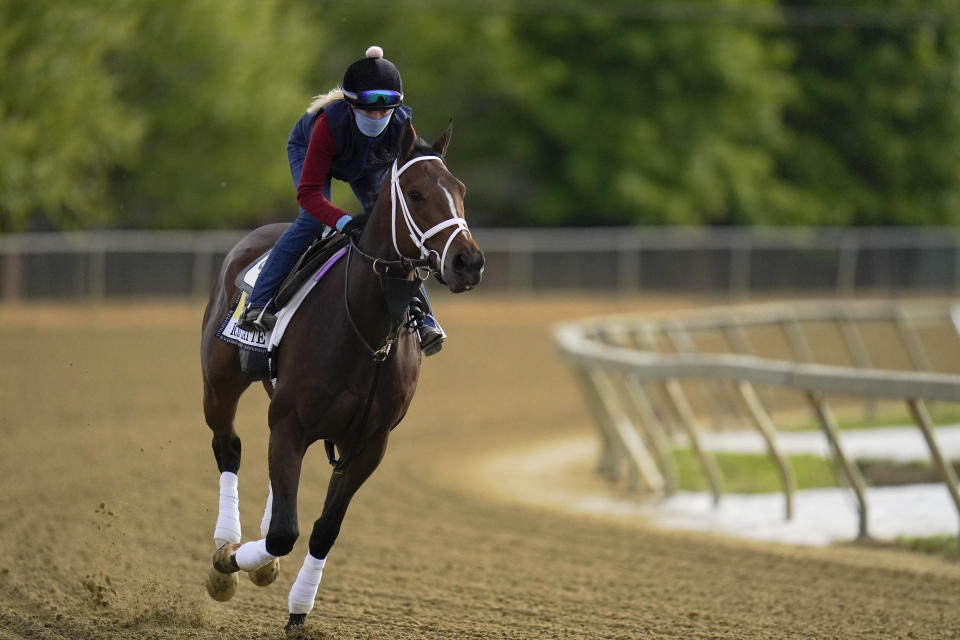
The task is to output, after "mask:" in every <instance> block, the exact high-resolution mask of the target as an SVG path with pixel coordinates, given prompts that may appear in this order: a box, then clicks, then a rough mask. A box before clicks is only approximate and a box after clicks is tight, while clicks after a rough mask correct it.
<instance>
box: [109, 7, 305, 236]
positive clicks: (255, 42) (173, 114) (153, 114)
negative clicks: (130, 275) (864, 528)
mask: <svg viewBox="0 0 960 640" xmlns="http://www.w3.org/2000/svg"><path fill="white" fill-rule="evenodd" d="M130 6H131V7H136V11H137V13H138V20H137V22H136V36H137V45H136V46H135V47H131V48H129V49H127V50H126V51H125V52H124V53H123V55H122V56H120V57H119V58H118V60H117V61H116V73H117V74H118V76H119V78H120V79H121V82H122V87H123V96H124V98H125V99H126V100H127V101H128V103H129V104H131V105H135V106H136V107H137V108H138V109H139V111H140V113H141V114H142V117H143V120H144V122H145V135H144V139H143V144H142V146H141V153H140V155H139V156H138V158H137V162H136V163H135V164H132V165H130V166H128V167H127V168H126V169H125V171H124V172H123V174H122V175H121V176H119V178H118V179H117V181H116V184H115V188H116V189H115V193H116V197H117V201H118V204H119V206H120V207H121V214H120V217H119V222H120V223H121V224H123V225H130V226H154V227H187V228H198V227H221V226H250V225H253V224H255V223H257V222H258V221H262V220H264V219H269V218H271V217H279V218H284V219H286V218H292V217H293V216H294V215H295V214H296V202H295V193H294V190H293V185H292V183H291V181H290V174H289V170H288V168H287V162H286V147H285V142H286V138H287V135H288V134H289V132H290V128H291V127H292V126H293V123H294V122H295V120H296V118H297V117H299V114H300V113H301V112H302V111H303V109H304V108H305V107H306V104H307V101H308V99H309V94H308V92H307V91H306V90H305V89H304V88H303V79H304V76H305V71H306V69H307V68H308V66H309V65H311V64H312V63H313V59H314V56H315V42H316V41H317V39H318V35H317V30H316V29H311V27H310V25H309V23H308V22H307V21H306V20H305V19H304V14H303V12H302V10H301V5H300V3H293V2H285V1H284V0H237V1H235V2H222V1H220V0H191V1H190V2H186V1H175V2H170V1H169V0H143V1H141V2H136V3H133V4H132V5H130Z"/></svg>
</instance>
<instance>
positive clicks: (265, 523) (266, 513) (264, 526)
mask: <svg viewBox="0 0 960 640" xmlns="http://www.w3.org/2000/svg"><path fill="white" fill-rule="evenodd" d="M271 513H273V483H271V484H270V492H269V493H267V506H266V507H265V508H264V510H263V520H261V521H260V537H261V538H266V537H267V533H268V532H269V531H270V514H271Z"/></svg>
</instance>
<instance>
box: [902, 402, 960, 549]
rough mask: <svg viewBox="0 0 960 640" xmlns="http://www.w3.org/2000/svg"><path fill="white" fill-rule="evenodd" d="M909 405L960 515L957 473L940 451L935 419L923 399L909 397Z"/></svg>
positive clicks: (959, 538)
mask: <svg viewBox="0 0 960 640" xmlns="http://www.w3.org/2000/svg"><path fill="white" fill-rule="evenodd" d="M907 405H908V406H909V407H910V413H911V414H913V419H914V421H915V422H916V423H917V426H918V427H920V431H921V432H922V433H923V439H924V440H926V441H927V447H928V448H929V449H930V459H931V461H932V462H933V466H934V468H935V469H936V470H937V473H939V474H940V479H941V480H943V483H944V484H945V485H947V490H948V491H949V492H950V499H951V500H953V506H954V507H956V509H957V514H958V515H960V490H958V489H957V474H956V472H954V470H953V467H952V466H951V464H950V462H949V461H948V460H946V459H945V458H944V457H943V454H942V453H941V452H940V445H938V444H937V439H936V437H935V436H934V434H933V421H932V420H931V419H930V413H929V412H928V411H927V406H926V405H925V404H924V402H923V400H917V399H916V398H909V399H907ZM958 540H960V533H958Z"/></svg>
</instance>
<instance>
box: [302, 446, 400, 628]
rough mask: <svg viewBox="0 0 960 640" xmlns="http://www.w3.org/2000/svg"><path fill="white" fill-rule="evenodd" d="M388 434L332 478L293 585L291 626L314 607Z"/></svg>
mask: <svg viewBox="0 0 960 640" xmlns="http://www.w3.org/2000/svg"><path fill="white" fill-rule="evenodd" d="M387 435H388V432H387V430H384V431H382V432H380V433H378V434H376V435H374V436H373V437H372V438H371V439H370V440H369V441H368V442H367V443H366V445H365V446H364V448H363V449H361V450H360V451H358V452H357V453H356V455H355V456H354V457H352V458H350V460H349V461H348V462H347V464H346V465H345V466H344V468H343V470H342V471H341V472H339V473H334V474H333V475H332V476H331V477H330V484H329V486H328V488H327V497H326V500H325V501H324V503H323V513H321V514H320V517H319V518H318V519H317V521H316V522H314V524H313V532H312V533H311V534H310V550H309V552H308V553H307V556H306V558H304V560H303V566H302V567H301V568H300V572H299V573H298V574H297V579H296V580H295V581H294V583H293V586H292V587H291V588H290V597H289V599H288V604H289V607H290V619H289V620H288V622H287V628H288V629H289V628H290V627H295V626H299V625H302V624H304V622H305V620H306V617H307V614H308V613H310V611H311V610H312V609H313V603H314V600H315V599H316V597H317V588H318V587H319V586H320V578H321V576H322V575H323V567H324V566H325V565H326V562H327V553H329V552H330V549H331V548H332V547H333V543H334V542H335V541H336V539H337V535H338V534H339V533H340V525H341V524H342V523H343V518H344V516H345V515H346V513H347V506H349V504H350V500H351V499H352V498H353V496H354V494H356V492H357V489H359V488H360V486H361V485H362V484H363V483H364V482H365V481H366V479H367V478H369V477H370V474H371V473H373V471H374V469H376V468H377V465H379V464H380V461H381V460H382V459H383V454H384V452H385V451H386V449H387Z"/></svg>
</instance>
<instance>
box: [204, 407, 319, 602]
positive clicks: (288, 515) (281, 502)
mask: <svg viewBox="0 0 960 640" xmlns="http://www.w3.org/2000/svg"><path fill="white" fill-rule="evenodd" d="M304 453H306V446H305V445H304V444H303V438H302V436H301V435H300V430H299V429H296V428H293V427H283V426H280V427H276V428H274V429H272V430H271V432H270V446H269V464H270V495H269V497H268V498H267V504H268V509H269V510H270V516H269V518H268V517H267V514H266V513H265V514H264V519H263V521H262V522H261V535H263V536H264V537H262V538H261V539H259V540H253V541H251V542H246V543H244V544H242V545H240V544H227V545H224V546H223V547H221V548H220V549H219V550H218V551H217V552H216V553H215V554H214V556H213V566H214V569H216V570H217V571H219V572H221V573H236V572H237V571H240V570H244V571H251V572H256V574H257V576H251V578H252V579H253V580H254V582H257V583H258V584H260V583H261V582H259V581H258V579H259V580H260V581H262V582H263V583H264V584H269V583H270V582H272V581H273V579H272V577H275V569H276V566H277V563H276V561H277V559H278V558H279V557H281V556H285V555H287V554H288V553H290V551H291V550H292V549H293V545H294V543H295V542H296V541H297V537H298V536H299V528H298V524H297V488H298V486H299V484H300V469H301V467H302V465H303V455H304ZM265 529H266V531H265ZM270 567H273V568H272V569H271V568H270ZM263 568H266V570H264V571H258V570H261V569H263ZM271 573H272V574H273V576H272V577H270V574H271ZM258 576H259V578H258Z"/></svg>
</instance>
